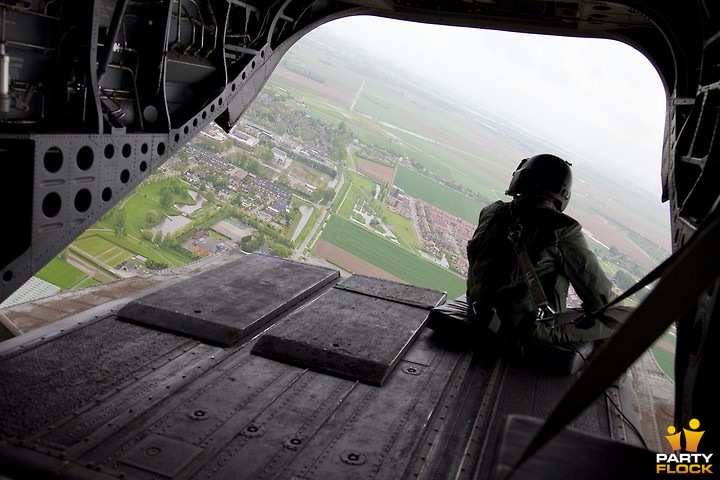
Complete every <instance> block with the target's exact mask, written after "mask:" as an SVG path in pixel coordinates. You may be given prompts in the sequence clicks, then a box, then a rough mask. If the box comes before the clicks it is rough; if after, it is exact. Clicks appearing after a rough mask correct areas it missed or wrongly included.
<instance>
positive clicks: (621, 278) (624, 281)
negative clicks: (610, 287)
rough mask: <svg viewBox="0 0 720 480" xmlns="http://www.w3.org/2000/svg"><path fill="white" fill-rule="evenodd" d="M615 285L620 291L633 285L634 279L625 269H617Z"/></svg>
mask: <svg viewBox="0 0 720 480" xmlns="http://www.w3.org/2000/svg"><path fill="white" fill-rule="evenodd" d="M615 285H617V286H618V288H619V289H620V290H622V291H625V290H627V289H628V288H630V287H632V286H633V285H635V279H634V278H633V277H631V276H630V274H628V273H627V272H626V271H625V270H622V269H619V270H618V271H617V272H615Z"/></svg>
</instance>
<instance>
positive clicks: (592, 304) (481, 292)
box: [467, 197, 626, 343]
mask: <svg viewBox="0 0 720 480" xmlns="http://www.w3.org/2000/svg"><path fill="white" fill-rule="evenodd" d="M511 208H512V214H511ZM514 218H517V220H519V222H520V224H521V225H522V241H523V242H524V243H525V247H526V249H527V251H528V255H529V256H530V260H531V261H532V263H533V265H534V266H535V270H536V272H537V275H538V277H539V278H540V283H541V284H542V286H543V290H544V291H545V296H546V297H547V300H548V303H549V304H550V307H551V308H552V309H553V311H555V312H566V311H567V307H566V299H567V294H568V285H569V284H572V285H573V288H574V289H575V292H577V294H578V296H579V297H580V299H581V300H582V302H583V310H584V311H586V312H591V311H594V310H596V309H598V308H600V307H601V306H603V305H605V304H606V303H607V302H608V301H609V300H612V298H613V297H614V295H613V293H612V284H611V283H610V281H609V280H608V279H607V277H606V276H605V274H604V272H603V271H602V269H601V268H600V265H599V264H598V261H597V258H596V257H595V255H594V254H593V252H592V251H590V249H589V248H588V246H587V242H586V241H585V237H584V236H583V233H582V227H581V226H580V224H579V223H578V222H577V221H576V220H574V219H573V218H571V217H570V216H568V215H565V214H564V213H562V212H560V211H558V210H557V209H556V208H555V207H554V205H553V204H552V202H551V201H550V200H544V199H537V198H524V197H518V198H516V199H514V200H513V201H512V202H502V201H498V202H495V203H493V204H491V205H488V206H487V207H485V208H483V209H482V211H481V212H480V216H479V220H478V226H477V229H476V230H475V234H474V235H473V237H472V239H471V240H470V241H469V242H468V246H467V252H468V260H469V262H470V270H469V272H468V279H467V300H468V314H469V318H470V319H471V320H475V321H478V322H480V323H481V324H484V325H488V324H490V322H491V321H492V324H497V323H498V321H499V323H500V331H499V333H501V334H503V335H506V336H510V337H516V338H520V339H532V340H537V341H541V342H548V343H567V342H587V341H593V340H599V339H603V338H607V337H608V336H610V335H612V333H613V332H614V330H613V328H612V327H616V326H617V325H619V323H618V322H615V321H614V320H613V318H612V317H615V318H616V319H617V318H619V319H624V317H625V316H626V313H623V312H620V314H619V315H612V314H610V315H607V316H605V318H604V320H603V321H599V320H593V319H584V321H583V322H580V323H579V324H577V325H576V324H575V323H567V324H565V325H556V326H552V325H549V324H546V323H540V324H538V323H536V322H535V316H536V313H537V307H536V304H535V301H534V299H533V297H532V295H531V293H530V290H529V289H528V286H527V284H526V283H525V279H524V275H523V272H522V269H521V268H520V266H519V265H518V261H517V254H516V253H515V251H514V250H513V246H512V243H511V242H510V240H509V239H508V233H509V230H510V226H511V225H512V224H514V223H515V221H514ZM611 310H612V309H611ZM581 313H582V312H578V313H577V314H576V315H573V314H572V313H570V312H568V313H567V314H561V315H559V317H558V318H559V319H562V318H565V321H568V317H570V318H569V321H571V320H572V318H574V317H580V316H581ZM620 321H622V320H620ZM563 323H564V322H563Z"/></svg>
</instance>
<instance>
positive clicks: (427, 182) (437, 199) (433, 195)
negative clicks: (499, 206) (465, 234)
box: [395, 166, 485, 223]
mask: <svg viewBox="0 0 720 480" xmlns="http://www.w3.org/2000/svg"><path fill="white" fill-rule="evenodd" d="M395 185H397V186H398V187H400V188H402V189H403V190H404V191H405V194H406V195H409V196H411V197H415V198H420V199H422V200H425V201H426V202H428V203H430V204H433V205H435V206H436V207H439V208H442V209H443V210H446V211H448V212H450V213H453V214H455V215H457V216H458V217H460V218H463V219H465V220H467V221H468V222H471V223H475V222H476V221H477V217H478V212H480V209H481V208H482V207H484V206H485V205H480V204H479V203H478V202H477V201H476V200H473V199H471V198H470V197H468V196H466V195H463V194H462V193H460V192H458V191H455V190H453V189H451V188H448V187H446V186H445V185H442V184H440V183H437V182H435V181H434V180H431V179H429V178H427V177H425V176H423V175H420V174H419V173H416V172H414V171H412V170H410V169H408V168H405V167H403V166H400V167H398V169H397V174H396V175H395Z"/></svg>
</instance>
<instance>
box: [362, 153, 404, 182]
mask: <svg viewBox="0 0 720 480" xmlns="http://www.w3.org/2000/svg"><path fill="white" fill-rule="evenodd" d="M356 158H361V157H357V156H356ZM359 171H360V173H362V174H363V175H365V176H367V177H370V178H372V179H373V180H375V181H376V182H378V183H379V184H380V185H385V186H388V185H392V183H393V179H394V178H395V168H394V167H388V166H387V165H383V164H381V163H377V162H373V161H372V160H367V159H366V160H364V161H363V162H362V164H361V165H360V166H359Z"/></svg>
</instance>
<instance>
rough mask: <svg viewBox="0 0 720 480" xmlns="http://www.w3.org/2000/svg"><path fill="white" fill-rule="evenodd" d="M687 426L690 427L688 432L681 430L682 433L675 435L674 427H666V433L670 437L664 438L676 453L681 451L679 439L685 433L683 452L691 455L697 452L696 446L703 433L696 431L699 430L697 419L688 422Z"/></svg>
mask: <svg viewBox="0 0 720 480" xmlns="http://www.w3.org/2000/svg"><path fill="white" fill-rule="evenodd" d="M688 426H689V427H690V430H688V429H687V428H683V431H682V432H677V433H675V431H676V430H675V427H673V426H672V425H670V426H669V427H668V429H667V431H668V433H669V434H670V435H666V436H665V438H667V440H668V442H669V443H670V447H671V448H672V449H673V450H675V451H677V450H681V449H682V446H681V444H680V439H681V437H682V434H683V432H685V451H687V452H693V453H695V452H697V451H698V444H699V443H700V439H701V438H702V436H703V434H704V433H705V432H704V431H702V432H698V431H697V429H698V428H700V420H698V419H697V418H693V419H692V420H690V422H688Z"/></svg>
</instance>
